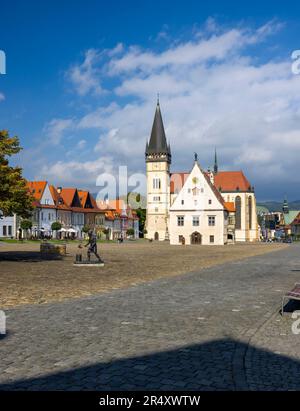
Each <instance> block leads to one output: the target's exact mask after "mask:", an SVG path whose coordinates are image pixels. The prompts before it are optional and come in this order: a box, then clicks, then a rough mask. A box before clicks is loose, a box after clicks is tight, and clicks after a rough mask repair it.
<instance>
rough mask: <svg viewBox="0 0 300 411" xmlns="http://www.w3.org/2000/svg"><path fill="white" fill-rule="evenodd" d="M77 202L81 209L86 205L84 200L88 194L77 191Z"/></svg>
mask: <svg viewBox="0 0 300 411" xmlns="http://www.w3.org/2000/svg"><path fill="white" fill-rule="evenodd" d="M78 195H79V200H80V202H81V205H82V207H83V208H84V207H85V205H86V200H87V199H88V195H89V192H88V191H83V190H78Z"/></svg>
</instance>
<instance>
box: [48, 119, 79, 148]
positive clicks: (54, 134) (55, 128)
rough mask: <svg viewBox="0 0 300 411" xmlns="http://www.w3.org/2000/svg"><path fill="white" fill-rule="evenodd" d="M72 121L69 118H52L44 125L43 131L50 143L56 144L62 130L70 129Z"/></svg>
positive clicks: (59, 139)
mask: <svg viewBox="0 0 300 411" xmlns="http://www.w3.org/2000/svg"><path fill="white" fill-rule="evenodd" d="M73 126H74V122H73V120H71V119H56V118H55V119H53V120H51V121H50V122H49V123H47V124H46V126H45V127H44V133H45V135H46V137H47V140H48V142H49V143H50V144H54V145H57V144H59V143H60V142H61V139H62V137H63V135H64V132H65V131H66V130H68V129H71V128H72V127H73Z"/></svg>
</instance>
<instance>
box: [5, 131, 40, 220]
mask: <svg viewBox="0 0 300 411" xmlns="http://www.w3.org/2000/svg"><path fill="white" fill-rule="evenodd" d="M21 149H22V148H21V147H20V144H19V139H18V137H10V136H9V133H8V131H6V130H2V131H0V210H1V211H2V214H3V215H4V216H8V215H12V214H14V213H16V214H18V215H19V216H21V217H24V218H27V217H29V216H30V212H31V210H32V202H33V201H34V199H33V197H31V195H30V194H29V191H28V189H27V186H26V180H25V179H24V177H23V176H22V168H20V167H18V166H16V167H13V166H10V165H9V162H8V158H10V157H11V156H12V155H14V154H17V153H19V152H20V150H21Z"/></svg>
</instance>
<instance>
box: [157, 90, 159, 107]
mask: <svg viewBox="0 0 300 411" xmlns="http://www.w3.org/2000/svg"><path fill="white" fill-rule="evenodd" d="M157 105H158V106H159V93H157Z"/></svg>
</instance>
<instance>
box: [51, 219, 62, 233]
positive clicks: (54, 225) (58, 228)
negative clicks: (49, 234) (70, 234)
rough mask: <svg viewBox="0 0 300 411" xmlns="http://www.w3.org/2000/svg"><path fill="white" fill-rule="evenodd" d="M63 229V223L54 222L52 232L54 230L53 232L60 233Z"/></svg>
mask: <svg viewBox="0 0 300 411" xmlns="http://www.w3.org/2000/svg"><path fill="white" fill-rule="evenodd" d="M61 227H62V225H61V223H60V222H59V221H54V222H53V223H52V224H51V230H52V231H59V230H61Z"/></svg>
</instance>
